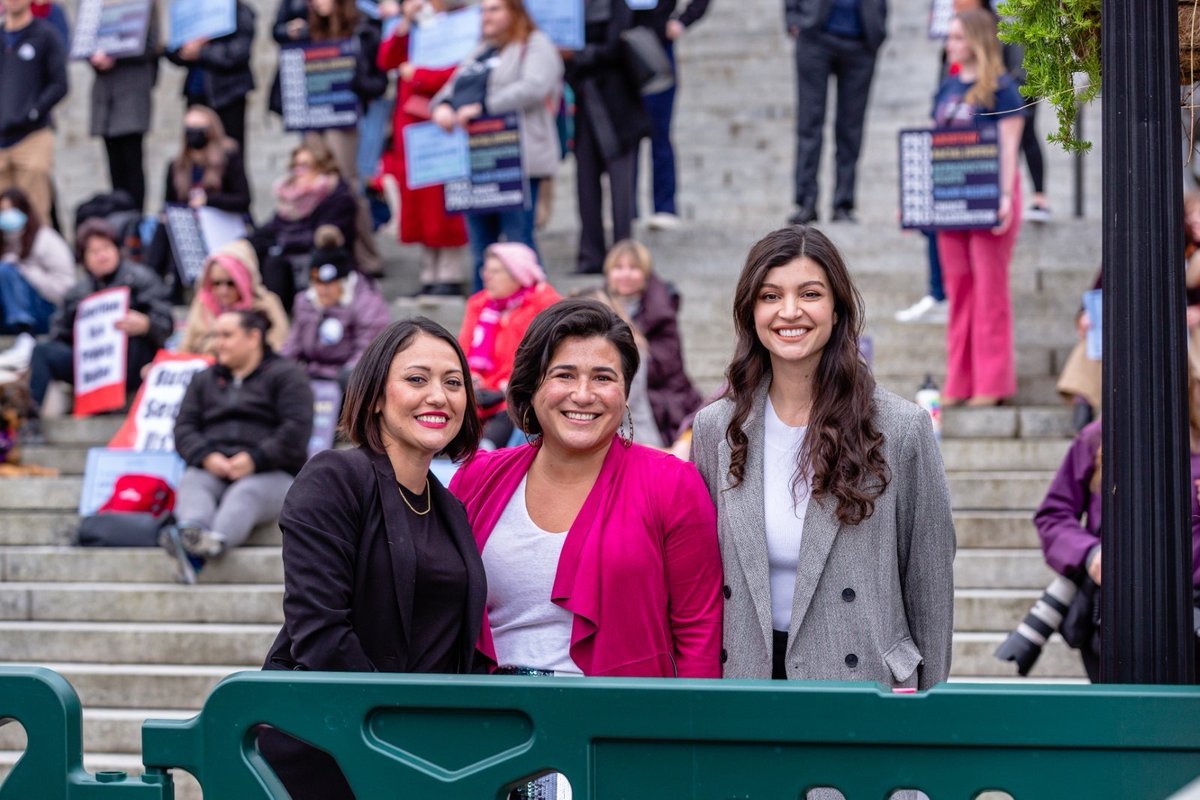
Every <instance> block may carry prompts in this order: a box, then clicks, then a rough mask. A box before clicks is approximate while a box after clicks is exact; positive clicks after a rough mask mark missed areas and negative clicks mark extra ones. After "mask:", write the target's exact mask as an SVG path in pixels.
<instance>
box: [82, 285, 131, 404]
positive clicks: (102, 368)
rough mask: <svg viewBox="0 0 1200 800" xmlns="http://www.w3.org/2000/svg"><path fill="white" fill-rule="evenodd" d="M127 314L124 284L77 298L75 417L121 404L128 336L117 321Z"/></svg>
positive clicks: (127, 299) (122, 402)
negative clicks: (81, 298)
mask: <svg viewBox="0 0 1200 800" xmlns="http://www.w3.org/2000/svg"><path fill="white" fill-rule="evenodd" d="M128 313H129V287H128V286H119V287H117V288H115V289H105V290H104V291H101V292H96V293H95V294H93V295H89V296H88V297H85V298H84V299H83V300H81V301H79V307H78V308H77V309H76V311H75V344H74V357H75V416H77V417H86V416H89V415H91V414H99V413H101V412H103V411H113V410H114V409H118V408H120V407H121V406H123V405H125V371H126V366H127V365H126V363H125V357H126V344H127V343H128V335H127V334H126V333H125V332H124V331H122V330H119V329H118V328H117V323H118V322H120V321H121V320H122V319H124V318H125V315H126V314H128Z"/></svg>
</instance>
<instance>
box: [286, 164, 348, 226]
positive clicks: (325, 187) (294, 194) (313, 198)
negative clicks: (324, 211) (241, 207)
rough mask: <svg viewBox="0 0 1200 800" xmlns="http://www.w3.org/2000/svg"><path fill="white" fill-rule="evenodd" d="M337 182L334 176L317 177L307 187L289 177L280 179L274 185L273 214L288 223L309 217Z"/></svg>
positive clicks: (335, 186)
mask: <svg viewBox="0 0 1200 800" xmlns="http://www.w3.org/2000/svg"><path fill="white" fill-rule="evenodd" d="M337 182H338V179H337V176H336V175H318V176H317V177H316V178H314V179H313V182H312V183H311V184H309V185H308V186H301V185H300V184H299V183H297V182H296V181H295V180H293V179H292V177H291V176H288V177H286V178H282V179H280V180H279V181H277V182H276V183H275V213H276V214H277V215H278V216H279V218H280V219H285V220H287V221H288V222H294V221H296V220H298V219H305V218H306V217H310V216H312V213H313V212H314V211H316V210H317V206H319V205H321V201H322V200H324V199H325V198H326V197H329V195H330V194H331V193H332V192H333V190H334V189H335V188H337Z"/></svg>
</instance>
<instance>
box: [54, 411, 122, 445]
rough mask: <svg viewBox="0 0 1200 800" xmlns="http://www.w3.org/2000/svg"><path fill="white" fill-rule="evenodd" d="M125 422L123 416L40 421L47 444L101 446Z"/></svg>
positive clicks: (108, 415)
mask: <svg viewBox="0 0 1200 800" xmlns="http://www.w3.org/2000/svg"><path fill="white" fill-rule="evenodd" d="M124 421H125V416H124V415H123V414H105V415H102V416H98V417H87V418H84V419H75V418H74V417H58V418H56V419H45V420H42V433H43V434H45V436H46V441H47V442H48V443H49V444H63V445H87V446H90V447H97V446H102V445H104V444H106V443H107V442H108V440H109V439H111V438H112V437H113V434H115V433H116V432H117V428H119V427H121V423H122V422H124Z"/></svg>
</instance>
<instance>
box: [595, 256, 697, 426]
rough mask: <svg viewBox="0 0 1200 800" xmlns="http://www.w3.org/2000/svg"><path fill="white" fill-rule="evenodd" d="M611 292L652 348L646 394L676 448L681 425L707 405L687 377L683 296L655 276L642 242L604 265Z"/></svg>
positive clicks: (606, 259)
mask: <svg viewBox="0 0 1200 800" xmlns="http://www.w3.org/2000/svg"><path fill="white" fill-rule="evenodd" d="M604 276H605V287H606V289H607V291H608V294H609V296H610V297H611V298H612V299H613V301H614V303H616V304H617V305H618V306H619V307H620V308H622V309H623V310H624V311H625V313H626V315H628V317H629V320H630V321H631V324H632V325H633V327H634V329H635V330H636V331H638V332H640V333H641V335H642V336H643V337H645V340H646V343H647V345H648V346H649V352H648V353H647V358H646V370H645V371H646V388H647V390H648V392H649V396H650V406H651V408H652V409H653V411H654V424H655V426H656V427H657V428H658V432H659V435H660V436H661V438H662V440H663V441H664V442H673V441H675V438H676V437H677V436H678V435H679V429H680V425H681V423H682V422H683V421H684V420H685V419H687V418H688V417H690V416H691V415H692V414H693V413H695V411H696V409H698V408H699V407H700V404H701V403H702V402H703V400H702V398H701V397H700V393H699V392H697V391H696V387H694V386H693V385H692V382H691V380H690V379H689V378H688V376H687V372H686V371H685V369H684V362H683V343H682V341H680V337H679V319H678V315H679V304H680V297H679V293H678V292H677V291H676V290H675V287H674V286H673V285H671V284H669V283H666V282H665V281H663V280H662V279H661V278H659V277H658V276H657V275H656V274H655V273H654V259H653V258H652V257H651V256H650V251H649V250H647V249H646V246H645V245H643V244H642V243H640V242H635V241H634V240H632V239H624V240H622V241H620V242H617V243H616V244H615V245H613V247H612V249H611V250H609V251H608V256H607V257H605V259H604Z"/></svg>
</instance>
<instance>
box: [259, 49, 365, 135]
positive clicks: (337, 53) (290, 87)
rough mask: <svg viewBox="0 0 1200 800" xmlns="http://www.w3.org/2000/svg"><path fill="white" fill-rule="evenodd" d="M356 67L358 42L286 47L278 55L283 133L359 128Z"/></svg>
mask: <svg viewBox="0 0 1200 800" xmlns="http://www.w3.org/2000/svg"><path fill="white" fill-rule="evenodd" d="M357 66H358V40H357V39H342V40H339V41H336V42H319V43H316V44H296V45H287V46H285V47H284V48H283V49H282V50H281V51H280V53H279V88H280V93H281V96H282V99H283V127H284V129H285V130H289V131H319V130H328V129H331V128H353V127H354V126H355V125H357V124H358V95H356V94H355V93H354V73H355V70H356V69H357Z"/></svg>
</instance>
